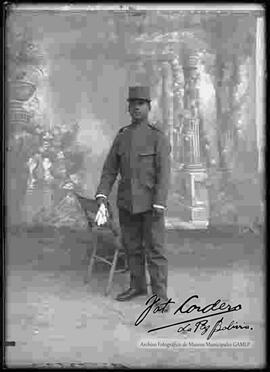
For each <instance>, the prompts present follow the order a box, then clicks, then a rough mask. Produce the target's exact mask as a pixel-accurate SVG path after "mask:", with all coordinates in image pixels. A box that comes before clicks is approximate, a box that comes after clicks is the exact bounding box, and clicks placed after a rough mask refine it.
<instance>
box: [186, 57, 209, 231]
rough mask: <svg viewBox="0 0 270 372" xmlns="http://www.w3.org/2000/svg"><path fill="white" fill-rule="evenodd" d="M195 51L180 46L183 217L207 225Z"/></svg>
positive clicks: (207, 201)
mask: <svg viewBox="0 0 270 372" xmlns="http://www.w3.org/2000/svg"><path fill="white" fill-rule="evenodd" d="M197 64H198V58H197V56H196V54H195V53H193V52H192V51H189V50H184V56H183V72H184V80H185V83H184V117H183V137H184V168H183V185H182V186H183V189H184V193H185V195H184V201H183V203H184V220H185V221H187V222H190V223H192V224H193V225H195V226H200V227H202V228H203V227H207V226H208V224H209V199H208V191H207V188H206V185H205V181H206V178H207V173H206V169H205V168H204V167H203V165H202V163H201V154H200V135H199V125H200V114H199V91H198V78H199V72H198V68H197Z"/></svg>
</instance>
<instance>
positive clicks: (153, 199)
mask: <svg viewBox="0 0 270 372" xmlns="http://www.w3.org/2000/svg"><path fill="white" fill-rule="evenodd" d="M118 173H120V176H121V178H120V180H119V184H118V192H117V206H118V208H123V209H127V210H128V211H129V212H130V213H142V212H145V211H147V210H149V209H151V208H152V206H153V204H158V205H162V206H164V207H165V206H166V201H167V196H168V188H169V180H170V144H169V141H168V139H167V137H166V136H165V134H164V133H163V132H162V131H161V130H159V129H158V128H156V127H154V126H152V125H150V124H149V123H148V122H145V123H140V124H131V125H129V126H127V127H124V128H122V129H120V131H119V132H118V134H117V136H116V138H115V140H114V142H113V144H112V147H111V149H110V151H109V153H108V155H107V158H106V160H105V163H104V166H103V171H102V175H101V180H100V184H99V186H98V188H97V192H96V195H98V194H104V195H106V196H109V194H110V192H111V189H112V186H113V184H114V182H115V180H116V177H117V175H118Z"/></svg>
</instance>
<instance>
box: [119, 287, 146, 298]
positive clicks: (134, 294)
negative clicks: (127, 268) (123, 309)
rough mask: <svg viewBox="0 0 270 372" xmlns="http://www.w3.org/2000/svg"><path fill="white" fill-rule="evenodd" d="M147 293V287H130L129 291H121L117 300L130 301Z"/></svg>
mask: <svg viewBox="0 0 270 372" xmlns="http://www.w3.org/2000/svg"><path fill="white" fill-rule="evenodd" d="M143 295H147V289H136V288H129V289H128V290H127V291H125V292H123V293H120V294H119V295H118V296H117V297H116V300H117V301H129V300H132V298H134V297H138V296H143Z"/></svg>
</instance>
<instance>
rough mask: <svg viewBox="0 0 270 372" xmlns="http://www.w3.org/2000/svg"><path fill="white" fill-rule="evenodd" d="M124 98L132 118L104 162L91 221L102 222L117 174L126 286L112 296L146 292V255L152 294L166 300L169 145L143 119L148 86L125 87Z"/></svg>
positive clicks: (123, 298) (148, 103) (124, 297)
mask: <svg viewBox="0 0 270 372" xmlns="http://www.w3.org/2000/svg"><path fill="white" fill-rule="evenodd" d="M128 102H129V113H130V115H131V118H132V122H131V124H130V125H128V126H126V127H123V128H121V129H120V130H119V132H118V134H117V136H116V138H115V140H114V142H113V144H112V147H111V149H110V151H109V154H108V156H107V158H106V160H105V163H104V166H103V171H102V175H101V179H100V183H99V186H98V188H97V192H96V196H95V197H96V200H97V203H98V205H99V210H98V213H97V216H96V221H97V223H98V224H103V223H104V222H105V221H106V213H107V211H106V199H107V198H108V196H109V194H110V192H111V189H112V186H113V184H114V182H115V179H116V177H117V175H118V172H120V175H121V179H120V181H119V184H118V194H117V207H118V208H119V222H120V227H121V232H122V240H123V245H124V247H125V249H126V253H127V260H128V266H129V270H130V287H129V289H128V290H127V291H125V292H123V293H121V294H119V295H118V296H117V297H116V299H117V300H118V301H127V300H130V299H132V298H134V297H136V296H139V295H144V294H147V285H146V277H145V253H146V258H147V264H148V268H149V274H150V279H151V287H152V292H153V294H156V295H157V296H159V298H160V299H161V300H162V301H163V300H164V301H167V277H168V262H167V258H166V256H165V253H164V239H165V220H164V212H165V209H166V200H167V194H168V186H169V179H170V144H169V142H168V140H167V137H166V136H165V134H164V133H163V132H162V131H161V130H160V129H158V128H156V127H154V126H153V125H151V124H150V123H149V121H148V114H149V111H150V109H151V99H150V89H149V87H142V86H140V87H138V86H136V87H130V88H129V97H128ZM144 249H145V252H144Z"/></svg>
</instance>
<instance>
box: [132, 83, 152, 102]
mask: <svg viewBox="0 0 270 372" xmlns="http://www.w3.org/2000/svg"><path fill="white" fill-rule="evenodd" d="M134 99H143V100H145V101H148V102H150V101H151V97H150V88H149V87H146V86H134V87H129V90H128V99H127V100H128V101H132V100H134Z"/></svg>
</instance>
